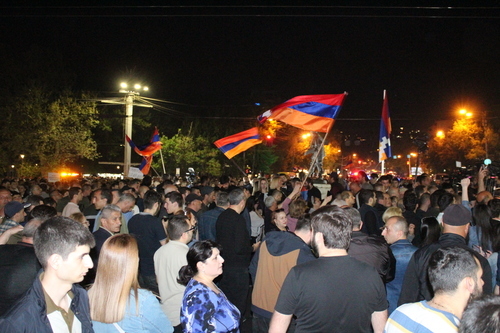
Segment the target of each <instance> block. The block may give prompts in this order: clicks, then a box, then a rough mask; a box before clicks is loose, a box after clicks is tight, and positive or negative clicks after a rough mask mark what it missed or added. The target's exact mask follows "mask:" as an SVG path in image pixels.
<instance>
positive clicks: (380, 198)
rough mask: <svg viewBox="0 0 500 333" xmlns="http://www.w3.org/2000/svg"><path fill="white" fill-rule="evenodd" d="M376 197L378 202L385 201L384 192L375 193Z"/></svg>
mask: <svg viewBox="0 0 500 333" xmlns="http://www.w3.org/2000/svg"><path fill="white" fill-rule="evenodd" d="M375 197H376V198H377V201H378V200H383V199H384V192H382V191H375Z"/></svg>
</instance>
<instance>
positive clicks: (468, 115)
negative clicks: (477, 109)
mask: <svg viewBox="0 0 500 333" xmlns="http://www.w3.org/2000/svg"><path fill="white" fill-rule="evenodd" d="M458 113H460V114H461V115H462V116H466V117H467V118H470V117H472V116H473V113H472V112H470V111H467V110H466V109H460V110H459V111H458Z"/></svg>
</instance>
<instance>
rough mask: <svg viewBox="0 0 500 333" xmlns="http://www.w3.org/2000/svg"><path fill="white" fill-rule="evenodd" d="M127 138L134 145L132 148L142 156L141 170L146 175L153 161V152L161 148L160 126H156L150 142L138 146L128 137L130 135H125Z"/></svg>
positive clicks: (131, 145)
mask: <svg viewBox="0 0 500 333" xmlns="http://www.w3.org/2000/svg"><path fill="white" fill-rule="evenodd" d="M125 139H126V140H127V142H128V144H129V145H130V147H132V149H133V150H134V151H135V152H136V153H137V154H139V155H140V156H142V162H141V165H140V166H139V170H141V172H142V173H143V174H144V175H147V174H148V173H149V169H150V168H151V162H152V161H153V154H154V153H156V152H157V151H158V150H160V149H161V141H160V134H159V132H158V128H156V127H155V130H154V132H153V135H152V136H151V139H150V140H149V143H147V144H145V145H142V146H137V145H136V144H135V143H134V142H133V141H132V140H131V139H130V138H129V137H128V135H126V136H125Z"/></svg>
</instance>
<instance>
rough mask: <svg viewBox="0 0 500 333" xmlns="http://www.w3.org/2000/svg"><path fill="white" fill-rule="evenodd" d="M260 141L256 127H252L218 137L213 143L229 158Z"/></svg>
mask: <svg viewBox="0 0 500 333" xmlns="http://www.w3.org/2000/svg"><path fill="white" fill-rule="evenodd" d="M261 142H262V140H261V139H260V135H259V130H258V128H257V127H253V128H251V129H249V130H246V131H243V132H240V133H236V134H233V135H231V136H227V137H225V138H222V139H219V140H217V141H215V142H214V144H215V145H216V146H217V148H219V149H220V151H221V152H223V153H224V155H226V157H227V158H229V159H231V158H233V157H234V156H236V155H238V154H239V153H242V152H244V151H245V150H247V149H249V148H251V147H253V146H255V145H257V144H259V143H261Z"/></svg>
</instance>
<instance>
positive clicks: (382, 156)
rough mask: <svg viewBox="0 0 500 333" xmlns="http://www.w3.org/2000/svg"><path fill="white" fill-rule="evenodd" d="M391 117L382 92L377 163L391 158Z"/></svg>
mask: <svg viewBox="0 0 500 333" xmlns="http://www.w3.org/2000/svg"><path fill="white" fill-rule="evenodd" d="M391 132H392V128H391V115H390V114H389V102H388V101H387V95H386V92H385V90H384V104H383V106H382V119H381V120H380V136H379V146H378V161H379V162H382V161H384V160H386V159H388V158H389V157H392V151H391Z"/></svg>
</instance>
